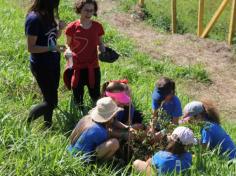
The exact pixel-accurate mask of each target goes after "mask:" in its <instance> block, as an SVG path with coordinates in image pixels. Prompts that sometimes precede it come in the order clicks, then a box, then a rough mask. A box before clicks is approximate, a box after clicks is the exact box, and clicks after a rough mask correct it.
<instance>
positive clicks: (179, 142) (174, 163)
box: [133, 127, 196, 175]
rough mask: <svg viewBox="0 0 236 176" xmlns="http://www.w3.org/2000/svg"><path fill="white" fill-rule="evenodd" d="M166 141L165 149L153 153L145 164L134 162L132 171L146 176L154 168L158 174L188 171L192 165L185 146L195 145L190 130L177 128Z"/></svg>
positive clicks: (190, 156) (190, 155)
mask: <svg viewBox="0 0 236 176" xmlns="http://www.w3.org/2000/svg"><path fill="white" fill-rule="evenodd" d="M168 140H169V141H168V145H167V147H166V149H165V150H162V151H159V152H157V153H155V154H154V155H153V156H152V158H149V159H148V160H147V161H146V162H145V161H142V160H135V161H134V163H133V167H134V169H135V170H137V171H139V172H146V174H147V175H151V172H152V171H151V167H154V168H155V169H156V170H157V172H158V174H167V173H173V172H177V173H180V172H182V171H185V170H187V169H189V168H190V167H191V165H192V154H191V153H189V152H187V151H186V149H185V146H188V145H192V144H195V143H196V139H195V138H194V134H193V132H192V130H190V129H189V128H187V127H177V128H176V129H175V130H174V131H173V133H172V134H171V136H169V137H168Z"/></svg>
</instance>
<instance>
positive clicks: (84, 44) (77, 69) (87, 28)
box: [65, 0, 105, 108]
mask: <svg viewBox="0 0 236 176" xmlns="http://www.w3.org/2000/svg"><path fill="white" fill-rule="evenodd" d="M75 9H76V13H77V14H79V15H80V18H79V19H78V20H76V21H74V22H71V23H70V24H69V25H68V26H67V28H66V31H65V34H66V39H67V45H68V46H69V48H70V50H71V51H72V57H73V66H72V70H73V73H72V79H71V85H70V86H71V88H72V89H73V95H74V101H75V103H76V104H78V105H79V106H80V107H81V108H83V95H84V86H85V85H86V86H87V87H88V90H89V95H90V97H91V99H92V101H93V102H94V103H95V102H96V101H97V100H98V98H99V97H100V81H101V72H100V67H99V63H98V52H97V46H99V50H100V52H105V46H104V44H103V42H102V36H103V35H104V30H103V27H102V25H101V24H100V23H98V22H97V21H94V20H92V19H91V18H92V16H93V15H94V16H96V15H97V10H98V6H97V2H96V1H95V0H77V1H76V3H75Z"/></svg>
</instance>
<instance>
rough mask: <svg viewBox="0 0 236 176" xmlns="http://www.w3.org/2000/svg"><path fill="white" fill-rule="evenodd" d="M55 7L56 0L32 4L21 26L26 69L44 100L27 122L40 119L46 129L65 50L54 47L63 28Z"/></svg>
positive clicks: (56, 4) (57, 46)
mask: <svg viewBox="0 0 236 176" xmlns="http://www.w3.org/2000/svg"><path fill="white" fill-rule="evenodd" d="M58 6H59V0H55V1H48V0H34V1H33V4H32V6H31V7H30V9H29V11H28V14H27V16H26V22H25V34H26V37H27V45H28V51H29V52H30V69H31V72H32V74H33V76H34V77H35V79H36V81H37V83H38V86H39V88H40V90H41V92H42V94H43V100H44V101H43V102H42V103H40V104H38V105H36V106H34V107H33V108H32V109H31V111H30V113H29V117H28V120H27V121H28V123H30V122H31V121H33V120H35V119H37V118H38V117H40V116H42V115H43V116H44V121H45V126H46V127H50V126H51V125H52V115H53V109H54V108H55V107H56V106H57V103H58V95H57V94H58V93H57V90H58V86H59V80H60V52H64V50H65V46H59V45H57V38H59V37H60V34H61V30H63V29H64V27H65V23H64V22H63V21H58V18H59V17H58Z"/></svg>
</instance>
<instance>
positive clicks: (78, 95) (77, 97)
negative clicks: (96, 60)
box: [73, 68, 101, 107]
mask: <svg viewBox="0 0 236 176" xmlns="http://www.w3.org/2000/svg"><path fill="white" fill-rule="evenodd" d="M94 77H95V85H94V88H90V86H89V76H88V69H81V70H80V79H79V82H78V86H77V87H76V88H74V89H73V95H74V101H75V103H76V104H78V105H81V106H82V107H83V97H84V86H87V87H88V91H89V95H90V97H91V99H92V101H93V103H95V102H96V101H97V100H98V99H99V97H100V82H101V72H100V68H95V69H94Z"/></svg>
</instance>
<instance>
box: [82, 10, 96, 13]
mask: <svg viewBox="0 0 236 176" xmlns="http://www.w3.org/2000/svg"><path fill="white" fill-rule="evenodd" d="M83 11H85V12H87V13H93V12H94V9H83Z"/></svg>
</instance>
